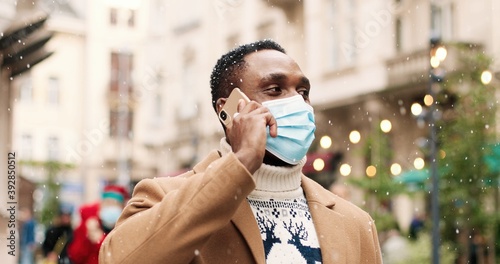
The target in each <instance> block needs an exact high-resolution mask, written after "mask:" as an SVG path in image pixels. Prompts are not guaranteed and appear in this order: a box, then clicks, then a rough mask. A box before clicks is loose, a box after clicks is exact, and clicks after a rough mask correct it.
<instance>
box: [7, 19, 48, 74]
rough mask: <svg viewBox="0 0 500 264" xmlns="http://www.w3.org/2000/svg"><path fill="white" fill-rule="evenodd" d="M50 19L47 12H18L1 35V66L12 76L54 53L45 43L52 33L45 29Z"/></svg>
mask: <svg viewBox="0 0 500 264" xmlns="http://www.w3.org/2000/svg"><path fill="white" fill-rule="evenodd" d="M47 19H48V15H47V14H46V13H45V12H41V11H34V12H28V13H21V14H18V15H17V17H16V19H15V21H13V22H12V24H11V25H10V26H9V27H8V28H7V29H5V30H4V31H3V34H2V35H1V36H0V66H1V67H2V68H3V69H5V70H8V71H9V72H10V77H14V76H16V75H18V74H21V73H23V72H25V71H27V70H29V69H30V68H32V67H33V66H34V65H35V64H38V63H39V62H41V61H43V60H44V59H46V58H48V57H49V56H51V55H52V52H48V51H45V49H44V45H45V44H46V43H47V42H48V41H49V40H50V39H51V38H52V33H49V32H48V31H46V30H44V29H43V25H44V24H45V22H46V21H47Z"/></svg>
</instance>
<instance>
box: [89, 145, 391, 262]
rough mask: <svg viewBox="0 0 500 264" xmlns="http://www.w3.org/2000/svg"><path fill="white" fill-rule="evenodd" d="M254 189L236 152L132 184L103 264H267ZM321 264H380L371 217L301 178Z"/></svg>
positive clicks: (103, 252) (214, 155)
mask: <svg viewBox="0 0 500 264" xmlns="http://www.w3.org/2000/svg"><path fill="white" fill-rule="evenodd" d="M254 188H255V183H254V181H253V179H252V176H251V175H250V173H249V172H248V171H247V170H246V168H245V167H244V166H243V165H242V164H241V163H240V162H239V160H238V159H237V158H236V156H235V155H234V154H233V153H230V154H228V155H225V156H224V157H222V158H221V157H220V156H219V154H218V152H217V151H213V152H211V153H210V154H209V155H208V157H207V158H205V160H203V161H202V162H200V163H199V164H197V165H196V166H195V167H194V168H193V170H192V171H189V172H187V173H185V174H183V175H180V176H177V177H165V178H155V179H145V180H142V181H141V182H139V184H137V186H136V188H135V189H134V194H133V197H132V199H131V200H130V201H129V203H128V204H127V206H126V207H125V209H124V212H123V213H122V215H121V217H120V219H119V220H118V223H117V225H116V227H115V229H114V230H113V231H112V232H111V233H110V234H109V235H108V236H107V237H106V239H105V241H104V243H103V244H102V247H101V250H100V255H99V261H100V263H113V264H115V263H217V264H219V263H224V264H226V263H265V257H264V246H263V242H262V238H261V235H260V231H259V228H258V226H257V222H256V221H255V218H254V216H253V213H252V210H251V208H250V205H249V204H248V202H247V201H246V196H247V195H248V194H249V193H250V192H251V191H252V190H253V189H254ZM302 188H303V190H304V193H305V196H306V198H307V201H308V204H309V209H310V211H311V214H312V218H313V222H314V225H315V228H316V233H317V234H318V240H319V243H320V247H321V254H322V257H323V263H349V264H353V263H370V264H373V263H375V264H378V263H382V258H381V253H380V245H379V242H378V238H377V231H376V229H375V225H374V222H373V220H372V218H371V217H370V216H369V215H368V214H367V213H365V212H364V211H362V210H361V209H359V208H358V207H356V206H354V205H353V204H351V203H349V202H347V201H345V200H343V199H341V198H339V197H338V196H336V195H334V194H332V193H331V192H329V191H328V190H326V189H324V188H322V187H321V186H320V185H319V184H317V183H315V182H314V181H313V180H311V179H309V178H307V177H305V176H302Z"/></svg>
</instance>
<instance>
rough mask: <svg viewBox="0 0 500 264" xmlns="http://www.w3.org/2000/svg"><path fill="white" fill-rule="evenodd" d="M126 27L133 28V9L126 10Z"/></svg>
mask: <svg viewBox="0 0 500 264" xmlns="http://www.w3.org/2000/svg"><path fill="white" fill-rule="evenodd" d="M127 25H128V26H129V27H134V26H135V10H133V9H130V10H128V19H127Z"/></svg>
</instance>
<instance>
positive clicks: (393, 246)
mask: <svg viewBox="0 0 500 264" xmlns="http://www.w3.org/2000/svg"><path fill="white" fill-rule="evenodd" d="M382 256H383V259H384V264H402V263H405V260H407V258H408V257H409V251H408V241H407V240H406V238H405V237H403V236H402V235H401V233H400V232H399V230H398V229H391V230H389V231H387V239H386V240H385V241H384V243H383V244H382Z"/></svg>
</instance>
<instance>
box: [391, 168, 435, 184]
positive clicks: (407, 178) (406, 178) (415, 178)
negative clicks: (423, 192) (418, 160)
mask: <svg viewBox="0 0 500 264" xmlns="http://www.w3.org/2000/svg"><path fill="white" fill-rule="evenodd" d="M429 177H430V176H429V170H427V169H421V170H409V171H405V172H403V173H401V174H400V175H398V176H396V177H394V178H393V179H394V181H396V182H399V183H405V184H409V183H423V182H425V181H426V180H428V179H429Z"/></svg>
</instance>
